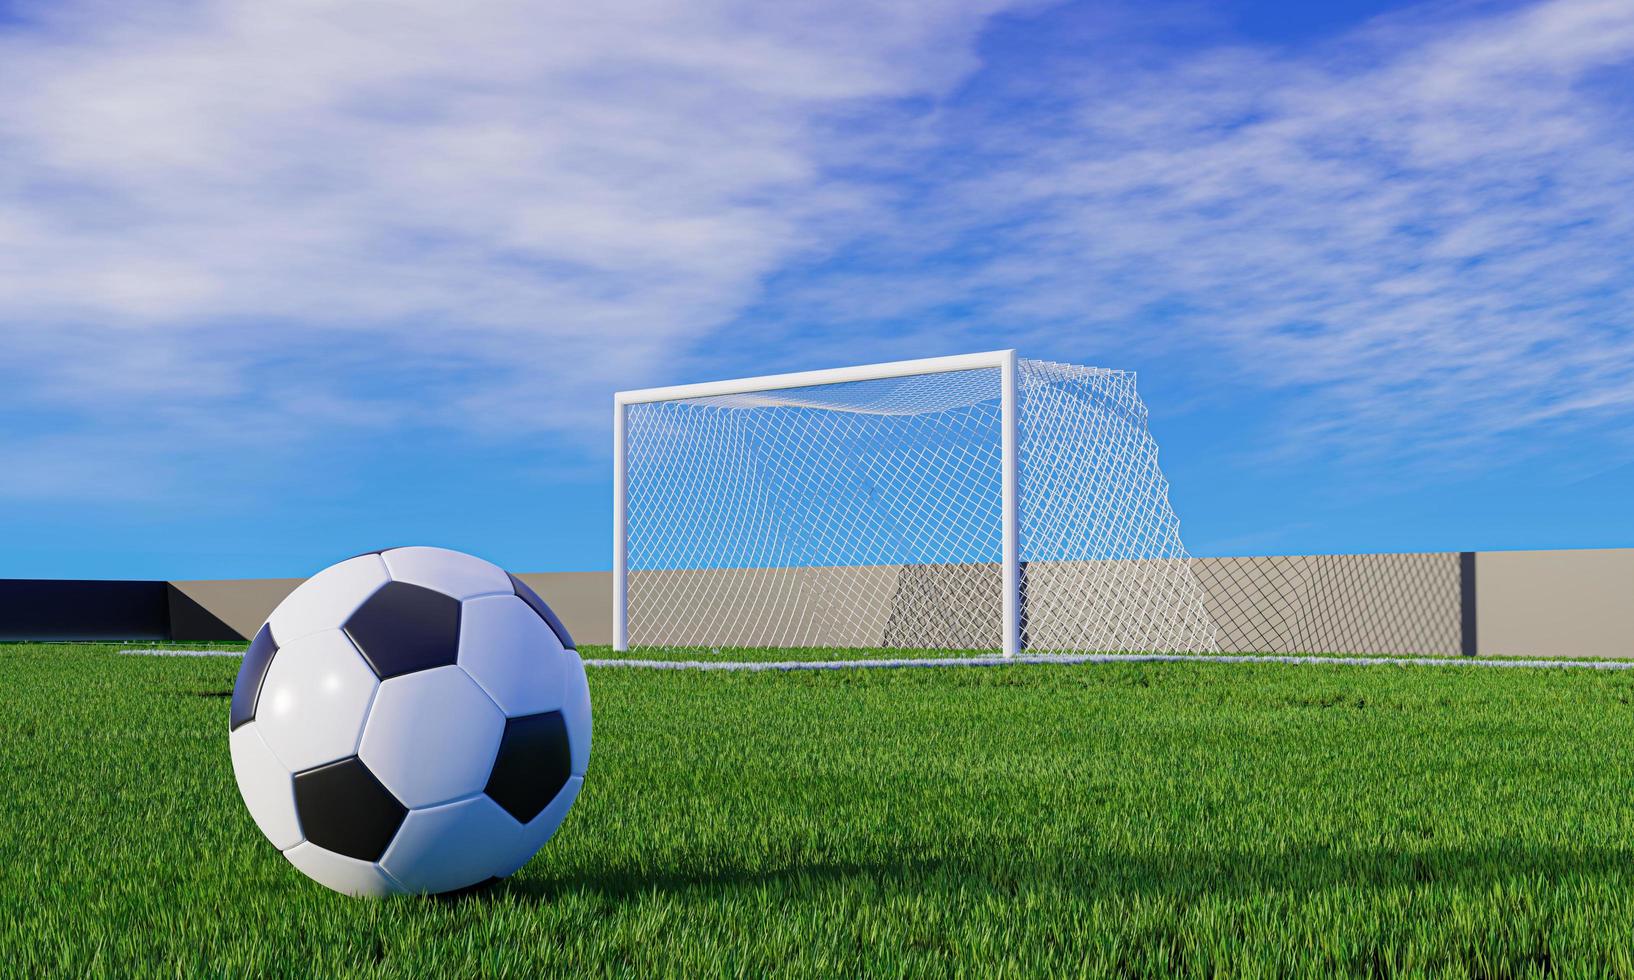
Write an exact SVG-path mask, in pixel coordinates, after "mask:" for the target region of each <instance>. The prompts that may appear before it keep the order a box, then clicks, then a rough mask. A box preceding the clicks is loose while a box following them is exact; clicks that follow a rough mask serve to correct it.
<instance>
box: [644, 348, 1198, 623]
mask: <svg viewBox="0 0 1634 980" xmlns="http://www.w3.org/2000/svg"><path fill="white" fill-rule="evenodd" d="M1001 386H1002V374H1001V369H1000V368H998V367H981V368H975V369H969V370H952V371H939V372H935V373H924V374H912V375H908V376H905V377H890V378H877V379H871V380H857V381H846V382H843V383H837V384H822V385H812V386H807V387H799V388H781V389H776V390H766V391H750V392H739V393H733V394H722V395H709V396H704V397H692V398H678V399H671V400H660V401H648V402H642V403H637V404H631V405H629V406H627V407H626V408H625V412H626V413H627V414H626V416H625V423H624V424H625V436H624V439H625V442H624V447H625V449H624V452H625V465H626V471H625V473H626V475H625V481H626V483H625V486H626V500H627V505H626V506H627V512H626V535H627V537H626V549H627V562H628V570H629V571H628V586H627V589H628V592H627V595H628V598H627V616H628V629H629V640H630V644H631V645H632V646H649V647H650V646H704V647H726V646H753V647H796V648H797V647H831V646H839V647H867V648H877V647H886V648H893V647H894V648H910V649H944V650H994V649H1000V648H1002V646H1003V611H1004V584H1003V581H1004V576H1003V567H1004V566H1003V564H1002V556H1003V542H1004V522H1003V472H1004V469H1003V453H1002V442H1003V440H1002V421H1003V420H1002V410H1001V395H1002V387H1001ZM1017 407H1018V416H1017V433H1018V444H1017V448H1018V477H1019V478H1018V488H1019V494H1018V511H1017V514H1018V537H1019V543H1020V556H1021V559H1022V562H1023V563H1024V564H1023V566H1022V576H1021V583H1022V586H1021V616H1022V619H1021V635H1022V641H1023V645H1025V646H1026V647H1029V648H1031V649H1035V650H1199V649H1213V647H1214V633H1213V624H1212V622H1211V621H1210V620H1209V618H1208V615H1207V613H1206V611H1205V610H1204V605H1203V602H1202V594H1201V591H1200V590H1199V588H1198V586H1197V582H1196V580H1195V578H1194V577H1193V576H1192V574H1191V570H1190V568H1189V565H1188V561H1187V556H1186V553H1185V550H1184V548H1183V547H1182V545H1181V543H1180V536H1179V527H1178V522H1177V521H1176V519H1175V516H1174V513H1173V511H1172V509H1171V508H1170V506H1169V502H1168V485H1167V483H1166V482H1165V481H1164V480H1163V477H1162V474H1161V473H1160V472H1159V470H1158V467H1157V448H1156V445H1155V444H1154V443H1153V442H1152V439H1151V436H1150V434H1149V433H1148V431H1147V426H1146V414H1145V408H1144V406H1143V405H1142V404H1141V402H1140V400H1139V398H1138V397H1137V396H1136V394H1135V389H1134V378H1133V376H1132V375H1130V374H1127V373H1124V372H1118V371H1106V370H1101V369H1095V368H1084V367H1075V366H1072V365H1062V364H1052V363H1046V362H1040V361H1027V360H1021V361H1019V362H1018V366H1017Z"/></svg>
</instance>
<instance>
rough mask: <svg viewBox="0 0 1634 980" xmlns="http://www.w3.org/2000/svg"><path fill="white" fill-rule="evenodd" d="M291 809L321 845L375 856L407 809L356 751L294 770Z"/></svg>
mask: <svg viewBox="0 0 1634 980" xmlns="http://www.w3.org/2000/svg"><path fill="white" fill-rule="evenodd" d="M295 815H296V817H297V818H298V819H299V820H300V822H301V832H302V833H303V834H305V835H306V839H307V840H309V841H311V842H312V843H314V844H316V845H318V846H319V847H322V848H325V849H326V850H330V851H334V852H335V853H336V854H344V855H346V856H347V857H353V858H357V859H358V860H359V861H378V860H380V856H381V855H382V854H385V853H386V848H387V847H388V846H390V845H391V840H392V838H393V837H395V836H397V828H398V827H401V826H402V825H403V818H404V817H406V816H408V810H407V808H405V807H404V806H403V804H401V803H399V802H397V797H395V796H393V795H391V793H390V791H388V790H387V789H386V787H384V786H382V785H380V780H378V779H376V778H375V777H374V773H372V772H370V771H369V767H368V766H366V765H364V764H363V760H362V759H359V758H358V757H357V756H355V755H354V756H350V757H348V758H345V759H342V760H340V761H339V762H331V763H329V764H327V765H322V766H318V767H317V768H315V769H308V770H306V771H305V772H298V773H296V774H295Z"/></svg>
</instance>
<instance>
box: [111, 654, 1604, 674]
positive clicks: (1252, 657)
mask: <svg viewBox="0 0 1634 980" xmlns="http://www.w3.org/2000/svg"><path fill="white" fill-rule="evenodd" d="M119 652H120V653H122V654H129V655H132V656H143V657H242V656H244V651H242V650H161V649H132V650H121V651H119ZM1152 663H1160V664H1184V663H1206V664H1337V665H1339V666H1344V667H1390V666H1395V667H1519V668H1528V669H1532V670H1542V669H1549V668H1555V667H1576V668H1582V669H1588V670H1634V660H1481V659H1478V658H1473V657H1301V656H1293V655H1282V654H1247V653H1241V654H1190V653H1035V654H1023V655H1021V656H1018V657H1001V656H998V655H994V656H990V657H902V658H895V659H889V660H764V661H759V660H636V659H633V658H630V659H625V658H612V659H597V658H591V659H586V660H585V662H584V665H585V666H586V667H636V668H646V669H649V670H749V671H755V670H850V669H852V668H868V667H1003V666H1005V665H1007V664H1152Z"/></svg>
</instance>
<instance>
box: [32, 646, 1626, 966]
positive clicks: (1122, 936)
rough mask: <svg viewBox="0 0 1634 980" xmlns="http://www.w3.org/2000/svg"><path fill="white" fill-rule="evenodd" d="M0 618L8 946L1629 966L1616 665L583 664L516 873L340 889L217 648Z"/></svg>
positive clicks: (72, 957) (531, 961)
mask: <svg viewBox="0 0 1634 980" xmlns="http://www.w3.org/2000/svg"><path fill="white" fill-rule="evenodd" d="M114 649H116V648H115V647H112V646H94V645H74V646H50V645H25V646H9V647H7V646H0V774H3V777H4V779H3V783H0V787H3V790H4V792H3V794H0V951H4V954H5V959H4V962H3V965H0V973H6V974H13V975H19V976H38V975H44V974H50V973H63V974H85V973H93V974H115V975H141V974H155V975H157V974H164V975H176V974H188V975H193V974H209V975H234V976H240V975H269V974H301V975H312V974H317V975H348V974H359V975H405V974H406V975H416V976H466V975H475V974H479V973H486V974H507V975H514V976H533V975H573V976H586V975H601V974H606V975H623V976H651V975H684V976H698V975H711V976H715V975H741V976H758V975H762V974H765V973H768V972H776V973H778V974H780V975H783V976H858V975H864V974H867V975H882V976H895V975H926V976H942V975H948V974H965V975H970V976H998V975H1015V976H1019V975H1037V974H1046V973H1048V974H1070V975H1078V974H1087V975H1165V976H1166V975H1191V976H1203V975H1250V976H1255V975H1258V976H1287V975H1309V976H1329V975H1335V974H1341V973H1343V974H1362V973H1370V974H1397V973H1408V974H1410V973H1425V974H1440V975H1454V976H1457V975H1470V976H1507V975H1537V976H1542V975H1553V974H1565V975H1607V974H1610V975H1625V976H1627V975H1634V954H1631V949H1634V939H1631V936H1634V899H1631V897H1630V886H1631V885H1634V880H1631V878H1634V868H1631V865H1630V857H1631V846H1630V842H1631V841H1634V797H1631V794H1630V792H1629V791H1630V777H1631V775H1634V739H1631V738H1630V736H1631V734H1634V676H1630V675H1629V674H1626V673H1623V672H1616V673H1608V672H1595V671H1570V672H1568V671H1560V670H1541V671H1473V670H1471V671H1449V670H1445V669H1434V668H1412V667H1395V666H1389V667H1376V668H1357V667H1326V666H1301V667H1287V666H1281V665H1265V666H1224V665H1211V664H1155V665H1139V666H1132V665H1111V666H1108V665H1099V666H1092V667H1064V666H1046V667H1037V666H1024V667H1002V668H989V669H949V670H940V669H926V670H875V671H839V672H813V673H801V674H720V673H713V674H702V673H689V672H668V671H666V672H658V671H636V670H612V669H603V670H596V671H592V673H591V676H590V683H591V692H592V697H593V699H594V703H595V711H596V716H595V718H596V721H595V724H596V742H595V749H594V755H593V758H592V761H591V768H590V776H589V778H588V780H587V781H586V784H585V791H584V794H583V795H582V796H581V797H580V801H579V803H578V805H577V806H576V807H575V808H574V810H573V812H572V814H571V815H570V816H569V817H568V820H567V823H566V824H565V825H564V826H563V828H562V830H561V832H560V833H559V834H558V836H557V838H556V839H555V840H554V841H552V842H551V843H550V844H549V845H548V846H547V847H546V849H545V850H544V851H543V852H542V853H541V854H540V855H539V856H538V857H537V858H536V859H535V860H534V861H533V862H532V863H531V864H530V865H529V866H528V867H527V868H525V869H524V870H523V871H522V872H520V873H519V874H518V875H516V876H515V877H513V878H512V879H510V880H508V881H506V882H503V883H500V884H498V885H495V886H493V887H491V888H489V889H487V890H484V891H480V892H476V893H472V894H467V895H464V896H460V897H456V898H452V899H424V898H401V899H392V900H388V901H383V902H371V901H358V900H353V899H347V898H343V897H341V896H338V895H333V894H331V893H329V892H327V891H325V890H323V889H322V888H320V887H319V886H317V885H315V884H313V883H311V882H309V881H307V880H306V879H305V878H303V877H301V875H300V874H299V873H297V872H296V871H295V870H294V869H293V868H291V867H290V866H289V865H288V864H287V863H286V862H285V861H284V859H283V858H282V857H281V856H280V855H279V854H278V853H277V852H276V851H274V850H273V849H272V848H271V847H270V845H268V844H266V842H265V841H264V840H263V839H262V838H261V837H260V835H259V833H258V832H257V830H256V829H255V826H254V825H253V824H252V823H251V821H250V819H249V816H248V814H247V813H246V812H245V810H244V808H243V806H242V804H241V803H240V801H239V799H238V797H237V793H236V791H235V789H234V786H233V779H232V773H231V767H230V764H229V760H228V753H227V738H226V716H227V695H228V691H229V689H230V687H231V684H232V679H233V676H234V673H235V672H236V670H237V666H238V665H237V661H236V660H233V659H230V658H196V657H187V658H147V657H121V656H116V655H114V654H113V653H112V651H113V650H114Z"/></svg>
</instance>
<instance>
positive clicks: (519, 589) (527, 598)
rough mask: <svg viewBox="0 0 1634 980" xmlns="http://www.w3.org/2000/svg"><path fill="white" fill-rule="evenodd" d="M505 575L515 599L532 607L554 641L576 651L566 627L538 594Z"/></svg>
mask: <svg viewBox="0 0 1634 980" xmlns="http://www.w3.org/2000/svg"><path fill="white" fill-rule="evenodd" d="M505 574H506V575H507V576H509V577H510V580H511V588H512V589H513V590H515V592H516V595H517V598H519V599H521V600H522V601H523V602H525V603H527V604H528V605H529V606H531V607H533V611H534V612H536V613H538V614H539V618H540V619H542V620H544V621H545V623H546V625H548V626H549V627H550V630H551V632H552V633H555V634H556V639H558V640H560V641H562V646H564V647H566V648H567V649H569V650H576V649H578V648H577V647H575V646H574V645H573V637H571V636H568V635H567V627H566V626H563V625H562V621H561V620H560V619H557V618H556V613H554V612H553V611H551V608H550V607H549V606H547V605H545V600H543V599H541V598H539V593H537V592H535V591H533V590H532V589H530V588H528V583H526V582H524V581H522V580H521V579H519V578H517V577H516V576H515V575H511V573H510V572H506V573H505Z"/></svg>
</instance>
